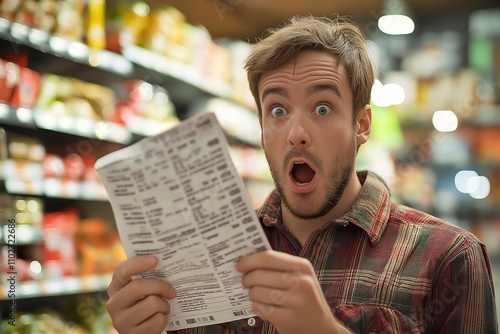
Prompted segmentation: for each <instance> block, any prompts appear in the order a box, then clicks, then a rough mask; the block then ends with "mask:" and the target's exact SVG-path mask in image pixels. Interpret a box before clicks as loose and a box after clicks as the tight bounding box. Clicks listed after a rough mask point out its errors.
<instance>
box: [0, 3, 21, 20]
mask: <svg viewBox="0 0 500 334" xmlns="http://www.w3.org/2000/svg"><path fill="white" fill-rule="evenodd" d="M21 2H22V1H21V0H2V1H0V17H3V18H4V19H7V20H9V21H14V18H15V17H16V12H17V10H18V9H19V6H21Z"/></svg>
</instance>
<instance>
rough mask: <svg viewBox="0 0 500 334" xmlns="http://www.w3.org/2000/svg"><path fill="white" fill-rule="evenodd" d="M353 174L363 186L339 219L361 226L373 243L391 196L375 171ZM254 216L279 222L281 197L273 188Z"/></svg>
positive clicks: (382, 225)
mask: <svg viewBox="0 0 500 334" xmlns="http://www.w3.org/2000/svg"><path fill="white" fill-rule="evenodd" d="M357 175H358V178H359V180H360V181H361V184H362V185H363V187H362V188H361V192H360V194H359V196H358V198H357V199H356V201H355V202H354V205H353V206H352V208H351V210H350V211H349V212H348V213H347V214H346V215H345V216H343V217H342V218H341V220H342V221H344V222H349V223H351V224H354V225H356V226H358V227H359V228H361V229H362V230H363V231H364V232H366V234H368V237H369V238H370V241H371V243H372V244H373V245H376V244H377V243H378V241H379V240H380V238H381V236H382V233H383V232H384V229H385V227H386V226H387V222H388V221H389V216H390V211H391V195H390V192H389V189H388V187H387V185H386V183H385V182H384V180H383V179H382V178H381V177H380V176H378V175H377V174H375V173H373V172H369V171H359V172H357ZM257 215H258V217H259V220H260V221H261V222H262V223H263V224H264V225H266V226H273V225H275V224H281V198H280V196H279V194H278V192H277V191H276V190H274V191H272V192H271V194H270V195H269V196H268V198H267V199H266V201H265V202H264V204H263V205H262V207H261V208H260V209H259V210H258V212H257Z"/></svg>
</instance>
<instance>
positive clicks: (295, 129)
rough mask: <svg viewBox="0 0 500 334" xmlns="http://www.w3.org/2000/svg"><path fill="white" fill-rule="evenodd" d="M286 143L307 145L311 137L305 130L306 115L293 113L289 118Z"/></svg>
mask: <svg viewBox="0 0 500 334" xmlns="http://www.w3.org/2000/svg"><path fill="white" fill-rule="evenodd" d="M288 143H289V144H290V145H293V146H304V147H306V146H309V144H310V143H311V137H310V136H309V131H307V120H306V117H305V116H303V115H300V114H299V113H297V114H295V115H294V116H293V117H292V119H291V120H290V129H289V131H288Z"/></svg>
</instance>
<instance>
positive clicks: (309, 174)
mask: <svg viewBox="0 0 500 334" xmlns="http://www.w3.org/2000/svg"><path fill="white" fill-rule="evenodd" d="M315 174H316V172H315V171H314V169H312V168H311V167H310V166H309V165H308V164H307V163H305V162H303V161H298V162H295V163H294V164H293V167H292V170H291V171H290V175H291V177H292V179H293V180H294V181H295V182H296V183H297V184H298V185H307V184H309V183H310V182H311V181H312V179H313V178H314V175H315Z"/></svg>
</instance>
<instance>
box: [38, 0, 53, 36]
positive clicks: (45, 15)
mask: <svg viewBox="0 0 500 334" xmlns="http://www.w3.org/2000/svg"><path fill="white" fill-rule="evenodd" d="M56 21H57V1H56V0H39V1H38V10H37V11H36V12H35V17H34V19H33V26H34V27H35V28H38V29H40V30H43V31H46V32H49V33H52V32H53V31H54V29H55V27H56Z"/></svg>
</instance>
